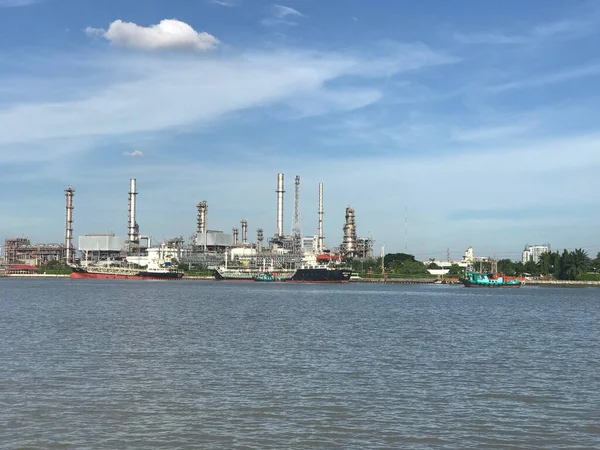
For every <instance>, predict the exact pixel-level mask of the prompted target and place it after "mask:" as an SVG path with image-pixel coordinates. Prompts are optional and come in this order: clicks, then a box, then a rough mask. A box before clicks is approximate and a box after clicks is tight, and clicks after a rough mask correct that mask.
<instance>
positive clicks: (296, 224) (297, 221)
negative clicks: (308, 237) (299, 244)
mask: <svg viewBox="0 0 600 450" xmlns="http://www.w3.org/2000/svg"><path fill="white" fill-rule="evenodd" d="M294 184H295V189H294V237H295V238H296V239H299V238H300V234H301V231H300V177H299V176H298V175H296V181H295V183H294Z"/></svg>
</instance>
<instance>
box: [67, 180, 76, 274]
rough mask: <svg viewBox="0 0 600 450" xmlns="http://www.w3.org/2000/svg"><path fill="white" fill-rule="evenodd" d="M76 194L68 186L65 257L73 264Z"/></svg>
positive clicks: (68, 262)
mask: <svg viewBox="0 0 600 450" xmlns="http://www.w3.org/2000/svg"><path fill="white" fill-rule="evenodd" d="M74 195H75V189H73V188H72V187H71V186H68V187H67V188H66V189H65V197H66V199H67V202H66V207H67V224H66V230H65V247H66V254H65V259H66V263H67V264H71V262H72V261H73V196H74Z"/></svg>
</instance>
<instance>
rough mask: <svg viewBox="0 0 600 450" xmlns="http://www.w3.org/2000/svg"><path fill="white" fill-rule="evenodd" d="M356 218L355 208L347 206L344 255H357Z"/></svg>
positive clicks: (343, 242)
mask: <svg viewBox="0 0 600 450" xmlns="http://www.w3.org/2000/svg"><path fill="white" fill-rule="evenodd" d="M357 240H358V237H357V235H356V219H355V215H354V209H352V208H350V207H348V208H346V223H345V224H344V239H343V241H342V249H341V250H342V254H343V255H344V256H349V257H354V256H357V253H358V252H357Z"/></svg>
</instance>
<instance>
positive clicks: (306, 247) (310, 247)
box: [301, 236, 319, 253]
mask: <svg viewBox="0 0 600 450" xmlns="http://www.w3.org/2000/svg"><path fill="white" fill-rule="evenodd" d="M301 245H302V250H303V251H304V252H306V253H308V252H314V251H316V249H317V247H318V245H319V236H306V237H303V238H302V244H301Z"/></svg>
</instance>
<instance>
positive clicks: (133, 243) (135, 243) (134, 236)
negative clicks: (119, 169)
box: [127, 178, 140, 250]
mask: <svg viewBox="0 0 600 450" xmlns="http://www.w3.org/2000/svg"><path fill="white" fill-rule="evenodd" d="M137 194H138V193H137V189H136V179H135V178H131V179H130V180H129V202H128V204H129V211H128V212H129V214H128V227H127V244H128V245H129V248H130V250H133V249H135V248H136V247H139V244H140V239H139V234H140V229H139V226H138V224H137V221H136V197H137Z"/></svg>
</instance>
